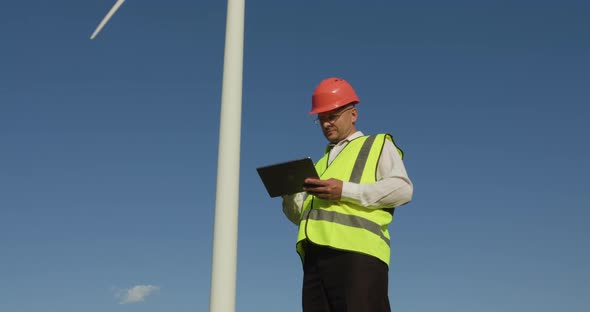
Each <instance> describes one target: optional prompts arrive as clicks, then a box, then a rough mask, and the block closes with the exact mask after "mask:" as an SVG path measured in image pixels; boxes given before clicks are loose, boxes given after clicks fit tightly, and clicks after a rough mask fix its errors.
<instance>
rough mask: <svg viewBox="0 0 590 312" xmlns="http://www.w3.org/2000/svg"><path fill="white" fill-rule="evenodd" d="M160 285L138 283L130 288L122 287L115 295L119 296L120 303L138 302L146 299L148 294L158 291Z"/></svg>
mask: <svg viewBox="0 0 590 312" xmlns="http://www.w3.org/2000/svg"><path fill="white" fill-rule="evenodd" d="M159 290H160V287H159V286H154V285H136V286H133V287H131V288H128V289H122V290H120V291H118V292H117V294H116V295H115V297H117V298H119V299H120V300H121V301H119V303H120V304H128V303H137V302H141V301H144V300H145V298H147V297H148V296H150V295H152V294H154V293H156V292H158V291H159Z"/></svg>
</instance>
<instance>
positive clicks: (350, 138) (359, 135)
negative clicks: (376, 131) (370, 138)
mask: <svg viewBox="0 0 590 312" xmlns="http://www.w3.org/2000/svg"><path fill="white" fill-rule="evenodd" d="M362 136H363V133H362V132H360V131H357V132H355V133H353V134H351V135H349V136H348V137H346V139H344V140H342V141H340V142H338V143H330V144H328V146H326V152H329V151H330V150H331V149H332V148H333V147H334V146H338V145H344V144H348V142H350V141H351V140H354V139H356V138H358V137H362Z"/></svg>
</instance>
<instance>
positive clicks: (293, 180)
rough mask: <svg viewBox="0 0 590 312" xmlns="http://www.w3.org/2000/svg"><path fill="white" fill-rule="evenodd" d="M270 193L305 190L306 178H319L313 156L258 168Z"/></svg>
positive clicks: (279, 194)
mask: <svg viewBox="0 0 590 312" xmlns="http://www.w3.org/2000/svg"><path fill="white" fill-rule="evenodd" d="M256 170H257V171H258V175H259V176H260V179H261V180H262V183H264V186H265V187H266V190H267V191H268V195H270V197H277V196H281V195H290V194H295V193H299V192H303V181H305V179H306V178H316V179H317V178H318V173H317V172H316V170H315V166H314V165H313V161H312V160H311V158H309V157H308V158H302V159H297V160H292V161H288V162H284V163H280V164H274V165H270V166H264V167H259V168H256Z"/></svg>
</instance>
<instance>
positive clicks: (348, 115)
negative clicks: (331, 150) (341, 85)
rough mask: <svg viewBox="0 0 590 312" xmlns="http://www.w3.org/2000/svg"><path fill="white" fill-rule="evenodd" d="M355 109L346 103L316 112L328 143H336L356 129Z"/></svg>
mask: <svg viewBox="0 0 590 312" xmlns="http://www.w3.org/2000/svg"><path fill="white" fill-rule="evenodd" d="M356 119H357V110H356V108H355V107H354V105H347V106H343V107H340V108H338V109H334V110H331V111H328V112H324V113H320V114H318V121H319V124H320V126H321V127H322V132H323V133H324V136H325V137H326V139H328V141H330V143H338V142H340V141H342V140H344V139H346V138H347V137H348V136H349V135H351V134H352V133H354V132H355V131H356V128H355V126H354V125H355V123H356Z"/></svg>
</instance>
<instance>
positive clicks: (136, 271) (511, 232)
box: [0, 0, 590, 312]
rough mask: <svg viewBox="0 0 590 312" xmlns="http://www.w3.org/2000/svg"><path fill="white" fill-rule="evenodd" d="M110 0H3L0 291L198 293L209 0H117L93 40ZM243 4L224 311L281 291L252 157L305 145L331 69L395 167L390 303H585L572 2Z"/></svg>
mask: <svg viewBox="0 0 590 312" xmlns="http://www.w3.org/2000/svg"><path fill="white" fill-rule="evenodd" d="M114 2H115V1H114V0H91V1H74V0H57V1H39V0H32V1H12V2H6V1H5V2H4V3H3V4H2V5H0V38H1V39H2V40H1V42H0V46H1V47H2V49H1V53H0V55H1V56H2V58H1V61H0V247H1V248H0V311H19V312H29V311H30V312H32V311H41V310H43V311H61V312H65V311H88V312H94V311H101V312H104V311H177V312H182V311H207V310H208V306H209V285H210V271H211V250H212V233H213V213H214V207H215V191H216V190H215V183H216V162H217V147H218V146H217V142H218V141H217V140H218V127H219V103H220V96H221V78H222V77H221V73H222V66H223V64H222V62H223V55H222V53H223V44H224V37H223V36H224V28H225V2H223V1H206V0H203V1H189V0H170V1H155V0H143V1H134V0H129V1H127V2H126V3H125V4H124V5H123V6H122V7H121V9H120V10H119V12H118V13H117V15H116V16H115V17H114V18H113V19H112V20H111V22H110V23H109V25H107V26H106V28H105V29H104V30H103V32H102V33H101V34H100V35H99V37H98V38H97V39H96V40H94V41H90V40H89V39H88V37H89V36H90V34H91V33H92V31H93V30H94V28H95V27H96V25H97V24H98V22H99V21H100V19H101V18H102V17H103V16H104V14H105V13H106V12H107V10H108V9H109V8H110V7H111V6H112V5H113V3H114ZM246 14H247V16H246V35H245V40H246V41H245V59H244V66H245V67H244V93H243V95H244V97H243V121H242V148H241V175H240V186H241V189H240V219H239V250H238V254H239V256H238V275H237V311H286V312H290V311H300V294H301V292H300V287H301V280H302V276H301V275H302V270H301V266H300V263H299V259H298V257H297V255H296V253H295V249H294V243H295V238H296V231H297V230H296V227H295V226H293V225H292V224H290V223H289V222H288V221H287V220H286V218H284V216H283V215H282V212H281V209H280V200H278V199H270V198H268V195H267V194H266V191H265V189H264V187H263V185H262V183H261V182H260V181H259V178H258V176H257V174H256V171H255V168H256V167H258V166H261V165H265V164H269V163H274V162H280V161H285V160H289V159H294V158H298V157H302V156H311V157H312V158H314V159H319V158H320V157H321V153H322V151H323V148H324V144H325V139H324V138H323V136H322V135H321V132H320V130H319V129H318V128H317V127H316V126H315V125H314V124H313V123H312V119H311V117H309V116H308V115H307V112H308V110H309V108H310V97H311V93H312V91H313V89H314V87H315V86H316V85H317V83H319V81H321V80H322V79H324V78H326V77H329V76H340V77H343V78H345V79H347V80H348V81H350V82H351V83H352V84H353V85H354V86H355V88H356V90H357V93H358V94H359V96H360V98H361V104H360V105H359V106H358V109H359V118H360V120H359V124H358V127H359V129H360V130H362V131H364V132H365V133H379V132H389V133H392V134H393V135H394V137H395V138H396V141H397V143H398V144H399V145H400V146H401V147H402V149H404V151H405V156H406V157H405V165H406V168H407V170H408V173H409V175H410V178H411V179H412V180H413V182H414V185H415V192H414V200H413V201H412V202H411V203H410V204H408V205H406V206H404V207H402V208H400V209H398V210H397V211H396V216H395V219H394V222H393V223H392V225H391V227H390V231H391V233H392V263H391V273H390V280H391V281H390V300H391V302H392V308H393V310H395V311H415V312H420V311H432V310H435V309H436V310H437V311H452V312H463V311H478V312H487V311H494V312H495V311H505V312H512V311H515V312H516V311H518V312H523V311H535V312H545V311H547V312H549V311H551V312H553V311H572V312H573V311H587V310H588V308H590V302H589V300H588V293H589V292H590V284H589V283H588V280H589V279H590V268H589V266H588V263H590V251H589V248H588V246H590V230H589V227H588V225H587V221H588V220H589V218H590V212H588V204H587V203H586V204H584V203H585V202H584V200H585V198H586V197H587V195H584V194H587V193H585V191H586V190H585V189H586V188H587V186H588V182H587V180H586V178H587V176H588V175H589V174H590V170H589V169H590V168H589V166H588V159H590V152H589V148H588V146H587V141H588V139H587V135H588V134H590V126H589V125H588V122H587V120H588V119H589V118H590V114H589V110H590V109H589V108H588V104H589V103H590V91H589V90H590V89H589V88H588V87H589V85H590V75H589V73H590V61H589V60H590V36H588V32H589V31H590V19H588V16H589V14H590V4H589V3H588V2H587V1H572V0H564V1H454V0H450V1H427V0H423V1H420V0H419V1H412V2H411V3H407V2H401V1H369V0H367V1H363V2H362V4H361V1H327V0H323V1H308V0H304V1H291V2H285V1H269V0H259V1H249V2H248V3H247V12H246ZM130 294H131V295H133V294H134V295H135V296H138V297H133V298H136V299H137V298H140V299H144V300H143V301H139V299H137V300H135V301H139V302H134V300H133V299H132V297H129V296H128V295H130ZM121 303H125V304H121Z"/></svg>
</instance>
